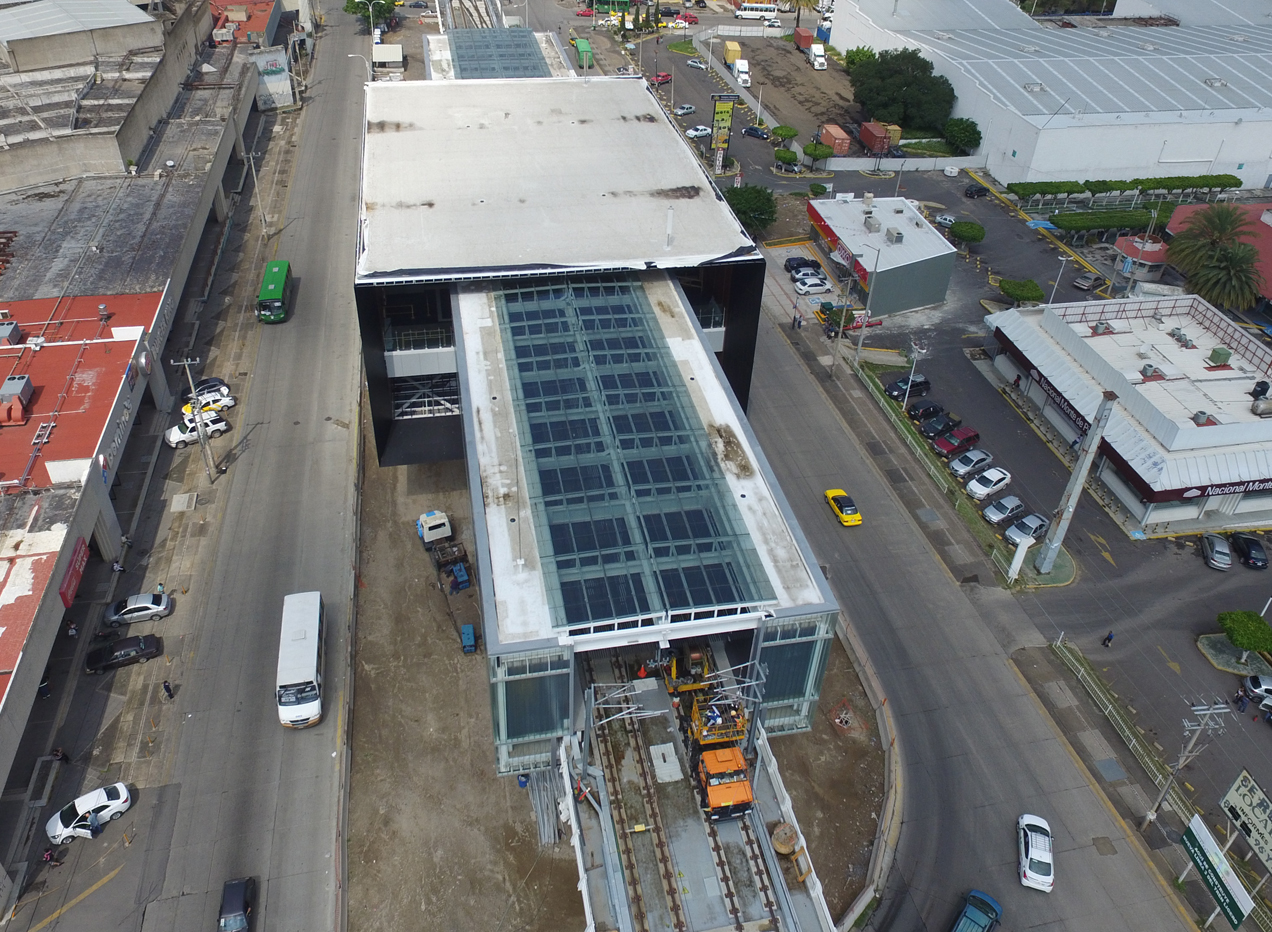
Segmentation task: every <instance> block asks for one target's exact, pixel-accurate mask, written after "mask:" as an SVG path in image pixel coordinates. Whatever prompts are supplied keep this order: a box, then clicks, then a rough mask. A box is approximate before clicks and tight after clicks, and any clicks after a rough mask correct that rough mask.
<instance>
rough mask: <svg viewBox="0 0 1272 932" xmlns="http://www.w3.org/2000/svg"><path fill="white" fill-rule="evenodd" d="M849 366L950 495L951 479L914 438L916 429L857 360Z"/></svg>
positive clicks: (944, 492) (939, 486)
mask: <svg viewBox="0 0 1272 932" xmlns="http://www.w3.org/2000/svg"><path fill="white" fill-rule="evenodd" d="M849 365H850V366H852V370H853V372H855V373H857V378H858V379H860V380H861V384H862V385H864V386H865V387H866V391H868V392H869V393H870V397H871V398H873V399H874V400H875V402H876V403H877V404H878V405H879V408H880V410H881V411H883V413H884V415H886V416H887V418H888V420H889V421H891V422H892V426H893V428H894V429H895V430H896V432H897V435H898V436H899V437H900V438H901V439H902V440H904V441H905V444H906V446H908V447H909V448H910V450H911V452H913V453H914V458H915V459H917V460H918V461H919V463H920V464H922V466H923V468H924V469H926V470H927V474H928V475H929V476H931V478H932V481H933V482H935V483H936V486H937V488H939V489H940V490H941V492H942V493H943V494H946V495H948V494H949V493H950V489H951V488H952V486H951V485H950V477H949V476H947V475H946V474H945V472H944V471H943V470H941V469H940V468H938V467H937V465H936V464H935V463H934V462H932V454H931V452H930V451H928V450H926V449H924V448H923V446H922V445H921V444H920V443H919V441H918V439H917V438H915V436H914V428H913V427H911V426H910V425H909V424H908V423H906V421H905V420H903V418H904V417H905V415H903V414H899V413H897V412H896V411H894V410H893V408H892V402H891V400H890V399H889V398H888V396H887V395H885V394H884V393H883V390H882V389H881V388H879V386H878V384H877V383H876V381H875V380H874V379H873V378H871V377H870V375H869V374H868V373H866V372H865V370H864V369H863V368H862V367H861V365H860V364H859V363H857V362H856V361H855V360H850V361H849Z"/></svg>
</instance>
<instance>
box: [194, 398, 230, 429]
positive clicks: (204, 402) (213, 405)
mask: <svg viewBox="0 0 1272 932" xmlns="http://www.w3.org/2000/svg"><path fill="white" fill-rule="evenodd" d="M199 403H200V406H201V408H202V410H204V411H224V410H225V409H227V408H232V407H234V406H235V405H236V404H238V399H237V398H235V397H234V396H233V395H201V396H200V397H199ZM181 420H183V421H185V422H186V423H187V424H193V423H194V405H193V404H187V405H186V406H185V407H183V408H182V409H181Z"/></svg>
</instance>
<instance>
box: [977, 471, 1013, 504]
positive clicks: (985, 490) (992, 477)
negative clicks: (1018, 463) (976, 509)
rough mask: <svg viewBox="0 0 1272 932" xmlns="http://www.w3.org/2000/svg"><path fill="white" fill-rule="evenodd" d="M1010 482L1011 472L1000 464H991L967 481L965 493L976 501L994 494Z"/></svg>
mask: <svg viewBox="0 0 1272 932" xmlns="http://www.w3.org/2000/svg"><path fill="white" fill-rule="evenodd" d="M1010 484H1011V473H1009V472H1008V471H1007V470H1005V469H1003V468H1002V467H1001V466H991V467H989V469H987V470H985V471H984V472H983V473H981V474H980V475H979V476H977V477H976V478H975V479H973V480H972V481H971V482H969V483H967V494H968V495H970V496H971V497H972V498H974V499H975V500H976V501H978V502H982V501H984V500H985V499H987V498H989V497H990V496H991V495H996V494H997V493H999V492H1001V491H1002V490H1003V489H1005V488H1007V486H1008V485H1010Z"/></svg>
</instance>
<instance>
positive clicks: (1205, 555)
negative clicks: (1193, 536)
mask: <svg viewBox="0 0 1272 932" xmlns="http://www.w3.org/2000/svg"><path fill="white" fill-rule="evenodd" d="M1201 558H1202V559H1203V560H1205V561H1206V566H1208V567H1210V568H1211V569H1212V570H1222V571H1224V572H1227V571H1228V570H1230V569H1232V549H1231V548H1230V547H1229V546H1228V542H1227V541H1226V540H1225V539H1224V538H1222V537H1220V536H1219V535H1218V534H1202V535H1201Z"/></svg>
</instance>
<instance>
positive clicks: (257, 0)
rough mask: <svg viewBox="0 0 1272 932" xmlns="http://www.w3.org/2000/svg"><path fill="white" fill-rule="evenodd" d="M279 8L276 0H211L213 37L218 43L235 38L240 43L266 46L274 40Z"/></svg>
mask: <svg viewBox="0 0 1272 932" xmlns="http://www.w3.org/2000/svg"><path fill="white" fill-rule="evenodd" d="M280 12H281V7H280V6H279V4H278V2H277V0H249V2H239V3H228V2H225V0H213V3H212V16H213V19H214V20H215V22H214V23H213V26H212V39H213V41H214V42H215V43H216V44H217V45H226V44H228V43H230V42H235V41H237V42H238V43H239V44H240V45H247V44H254V45H259V46H268V45H270V44H271V43H272V42H273V40H274V30H275V28H276V27H277V26H278V18H279V14H280Z"/></svg>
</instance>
